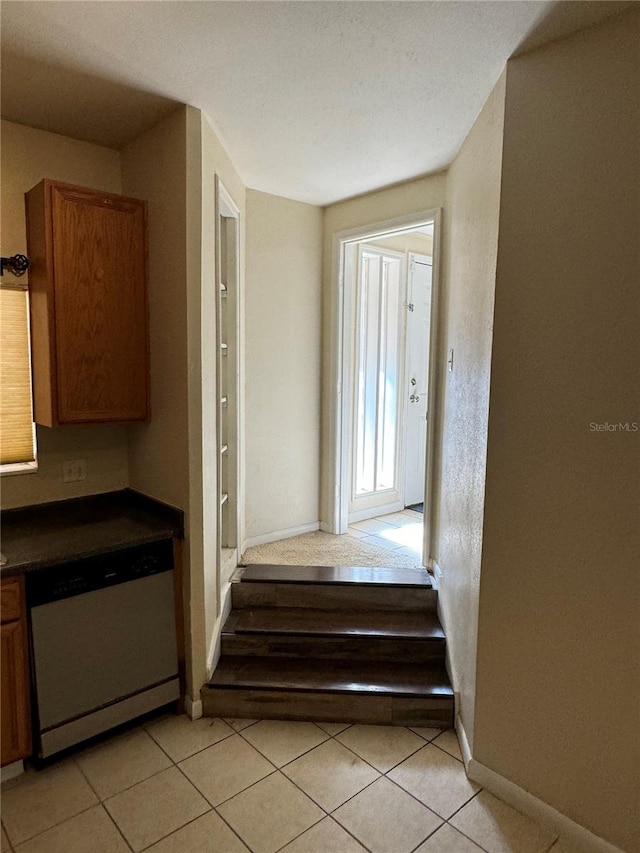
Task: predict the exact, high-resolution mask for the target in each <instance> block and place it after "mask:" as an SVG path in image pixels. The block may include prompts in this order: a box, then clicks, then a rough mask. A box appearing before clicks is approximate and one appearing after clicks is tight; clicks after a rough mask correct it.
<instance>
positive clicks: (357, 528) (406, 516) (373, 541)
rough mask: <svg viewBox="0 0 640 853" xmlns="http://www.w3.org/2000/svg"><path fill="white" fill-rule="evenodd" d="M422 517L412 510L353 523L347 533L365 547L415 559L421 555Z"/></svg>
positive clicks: (419, 513)
mask: <svg viewBox="0 0 640 853" xmlns="http://www.w3.org/2000/svg"><path fill="white" fill-rule="evenodd" d="M423 521H424V516H423V515H422V513H421V512H415V511H414V510H412V509H403V510H402V511H401V512H392V513H390V514H389V515H381V516H379V517H377V518H367V519H366V520H365V521H354V522H353V523H352V524H350V525H349V528H348V533H349V535H350V536H353V537H354V538H355V539H359V540H360V541H361V542H366V543H367V545H375V546H376V547H377V548H381V549H384V550H386V551H394V552H395V553H397V554H404V555H405V556H407V557H411V558H415V557H416V556H420V555H421V554H422V537H423Z"/></svg>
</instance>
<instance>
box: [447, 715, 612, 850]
mask: <svg viewBox="0 0 640 853" xmlns="http://www.w3.org/2000/svg"><path fill="white" fill-rule="evenodd" d="M456 732H457V735H458V740H459V741H460V749H461V751H462V758H463V761H464V764H465V768H466V770H467V776H468V777H469V779H471V780H472V781H474V782H477V783H478V785H482V787H483V788H485V789H486V790H487V791H489V793H490V794H494V795H495V796H496V797H498V799H500V800H502V801H503V802H505V803H507V805H509V806H511V807H512V808H514V809H517V811H519V812H522V814H524V815H526V816H527V817H530V818H531V819H532V820H535V821H537V822H538V823H541V824H543V825H544V826H546V827H548V828H549V829H551V830H553V831H554V832H557V833H558V835H559V836H561V837H562V838H564V839H566V840H567V841H568V842H569V843H570V844H571V845H573V846H575V847H577V848H578V849H579V850H583V851H584V853H624V851H622V850H620V848H619V847H615V846H614V845H613V844H610V843H609V842H608V841H605V840H604V839H603V838H600V837H599V836H597V835H594V833H593V832H590V831H589V830H588V829H586V828H585V827H584V826H581V825H580V824H579V823H576V822H575V821H574V820H571V818H569V817H567V816H566V815H563V814H562V813H561V812H559V811H558V810H557V809H554V808H553V806H550V805H549V804H548V803H545V802H544V800H540V799H539V798H538V797H536V796H535V795H534V794H532V793H530V792H529V791H526V790H525V789H524V788H521V787H520V786H519V785H516V784H515V783H514V782H511V781H509V779H507V778H505V777H504V776H501V775H500V774H499V773H496V772H495V771H494V770H491V768H489V767H486V766H485V765H484V764H481V763H480V762H479V761H476V759H475V758H473V756H472V754H471V750H470V748H469V740H468V738H467V733H466V732H465V730H464V726H463V725H462V721H461V720H460V718H459V717H458V718H457V719H456Z"/></svg>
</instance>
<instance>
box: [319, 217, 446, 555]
mask: <svg viewBox="0 0 640 853" xmlns="http://www.w3.org/2000/svg"><path fill="white" fill-rule="evenodd" d="M428 223H433V272H432V276H433V279H432V296H431V299H432V302H431V308H432V310H431V323H430V329H431V340H430V342H429V395H428V396H429V399H428V409H427V448H426V458H425V504H426V506H425V513H424V545H423V558H424V561H425V564H426V565H427V566H428V567H429V566H431V565H432V562H433V558H434V554H433V544H434V543H433V535H434V522H435V513H434V509H435V506H434V505H435V501H434V494H433V486H434V466H435V452H436V445H435V434H434V433H435V430H434V429H433V427H434V425H435V424H436V423H437V421H438V418H437V412H436V404H437V388H436V382H437V376H438V345H439V338H438V318H439V314H440V311H439V298H440V297H439V294H440V245H441V236H442V235H441V229H442V209H441V208H439V207H438V208H430V209H427V210H422V211H418V212H416V213H411V214H406V215H404V216H399V217H396V218H394V219H387V220H382V221H379V222H374V223H372V224H369V225H362V226H359V227H357V228H350V229H348V230H345V231H338V232H336V233H335V234H334V235H333V237H332V246H331V256H332V257H331V293H330V303H331V304H330V330H329V342H330V363H329V382H330V394H329V423H330V434H329V442H328V445H329V460H330V465H331V467H330V483H329V489H328V518H327V520H326V522H325V523H324V524H323V525H322V529H324V530H327V531H328V532H330V533H346V532H347V528H348V519H349V488H348V484H349V453H350V441H351V421H350V415H351V408H352V404H353V399H352V397H353V391H352V381H351V377H352V369H353V364H352V360H353V359H352V353H351V329H352V322H353V317H354V311H355V304H354V303H355V300H354V298H353V297H354V295H353V292H352V288H351V287H345V247H346V246H347V245H348V244H350V243H359V242H362V241H368V240H373V239H374V238H378V239H380V238H382V237H390V236H392V235H394V234H397V233H398V232H404V231H408V230H410V229H412V228H418V227H420V226H421V225H426V224H428Z"/></svg>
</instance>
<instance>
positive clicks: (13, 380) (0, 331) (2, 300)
mask: <svg viewBox="0 0 640 853" xmlns="http://www.w3.org/2000/svg"><path fill="white" fill-rule="evenodd" d="M34 460H35V447H34V440H33V411H32V402H31V361H30V356H29V317H28V302H27V291H26V290H24V289H22V288H20V287H12V286H10V285H9V286H7V285H2V286H0V464H2V465H9V464H16V463H20V462H33V461H34Z"/></svg>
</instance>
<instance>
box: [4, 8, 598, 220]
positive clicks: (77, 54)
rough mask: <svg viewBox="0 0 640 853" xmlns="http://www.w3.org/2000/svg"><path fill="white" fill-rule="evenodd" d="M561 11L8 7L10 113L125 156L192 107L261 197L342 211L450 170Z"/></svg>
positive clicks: (7, 101)
mask: <svg viewBox="0 0 640 853" xmlns="http://www.w3.org/2000/svg"><path fill="white" fill-rule="evenodd" d="M554 5H556V4H554V3H549V2H527V0H523V2H519V1H518V2H482V0H479V2H427V0H418V2H329V0H324V2H313V0H311V1H310V2H280V1H279V0H276V2H224V0H219V1H218V2H211V0H199V1H198V2H188V0H187V2H173V0H161V1H160V2H158V1H157V0H148V2H104V0H102V2H82V0H81V1H80V2H56V0H54V1H53V2H33V1H32V0H29V2H20V0H8V1H7V0H5V2H3V3H2V44H3V65H4V68H3V91H2V107H3V115H4V116H5V117H7V118H11V119H12V120H14V121H21V122H23V123H25V124H32V125H34V126H36V127H44V128H46V129H49V130H53V131H55V132H59V133H65V134H67V135H71V136H77V137H78V138H82V139H88V140H90V141H93V142H99V143H101V144H104V145H110V146H112V147H121V146H122V145H123V144H125V143H126V142H127V141H128V140H129V139H131V138H133V137H134V136H135V135H137V134H138V133H140V132H141V130H143V129H145V127H148V126H150V125H151V124H153V123H154V122H155V121H157V120H158V118H159V117H160V116H161V115H162V114H164V113H166V112H167V111H168V110H169V109H173V108H174V105H175V104H176V103H187V104H192V105H194V106H196V107H198V108H199V109H201V110H203V111H204V112H205V113H206V115H207V116H208V117H209V119H210V120H211V122H212V124H213V125H214V127H215V128H216V130H217V132H218V133H219V134H220V136H221V138H222V141H223V143H224V145H225V146H226V148H227V149H228V151H229V153H230V154H231V157H232V159H233V161H234V163H235V165H236V167H237V168H238V171H239V172H240V174H241V176H242V178H243V180H244V181H245V183H246V184H247V186H249V187H252V188H254V189H258V190H262V191H264V192H270V193H274V194H277V195H282V196H287V197H289V198H295V199H300V200H302V201H308V202H312V203H315V204H327V203H330V202H333V201H336V200H338V199H342V198H347V197H350V196H353V195H357V194H359V193H363V192H367V191H369V190H372V189H377V188H379V187H382V186H385V185H388V184H391V183H395V182H399V181H403V180H406V179H409V178H413V177H415V176H417V175H421V174H425V173H428V172H433V171H437V170H439V169H442V168H444V167H446V166H447V165H448V164H449V163H450V162H451V160H452V159H453V157H454V156H455V155H456V153H457V151H458V150H459V148H460V146H461V144H462V142H463V140H464V138H465V136H466V135H467V133H468V132H469V129H470V128H471V125H472V124H473V121H474V119H475V117H476V116H477V114H478V112H479V111H480V109H481V107H482V105H483V103H484V101H485V100H486V98H487V96H488V94H489V92H490V91H491V89H492V88H493V86H494V84H495V82H496V81H497V79H498V77H499V75H500V73H501V72H502V70H503V68H504V65H505V62H506V60H507V59H508V57H509V56H510V55H511V54H512V53H513V52H514V51H515V50H516V49H517V48H518V46H519V45H521V44H522V43H523V42H524V41H525V39H527V38H529V37H530V36H531V34H532V33H533V32H534V30H535V29H536V27H537V26H538V25H539V24H540V23H541V22H542V21H543V19H544V18H545V16H547V15H548V14H549V13H550V12H551V11H552V8H553V7H554ZM566 5H567V6H573V5H575V7H576V8H577V7H578V6H580V5H589V6H593V5H594V4H580V3H576V4H566ZM597 5H599V6H607V5H609V4H605V3H601V4H597ZM56 69H57V70H56Z"/></svg>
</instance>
